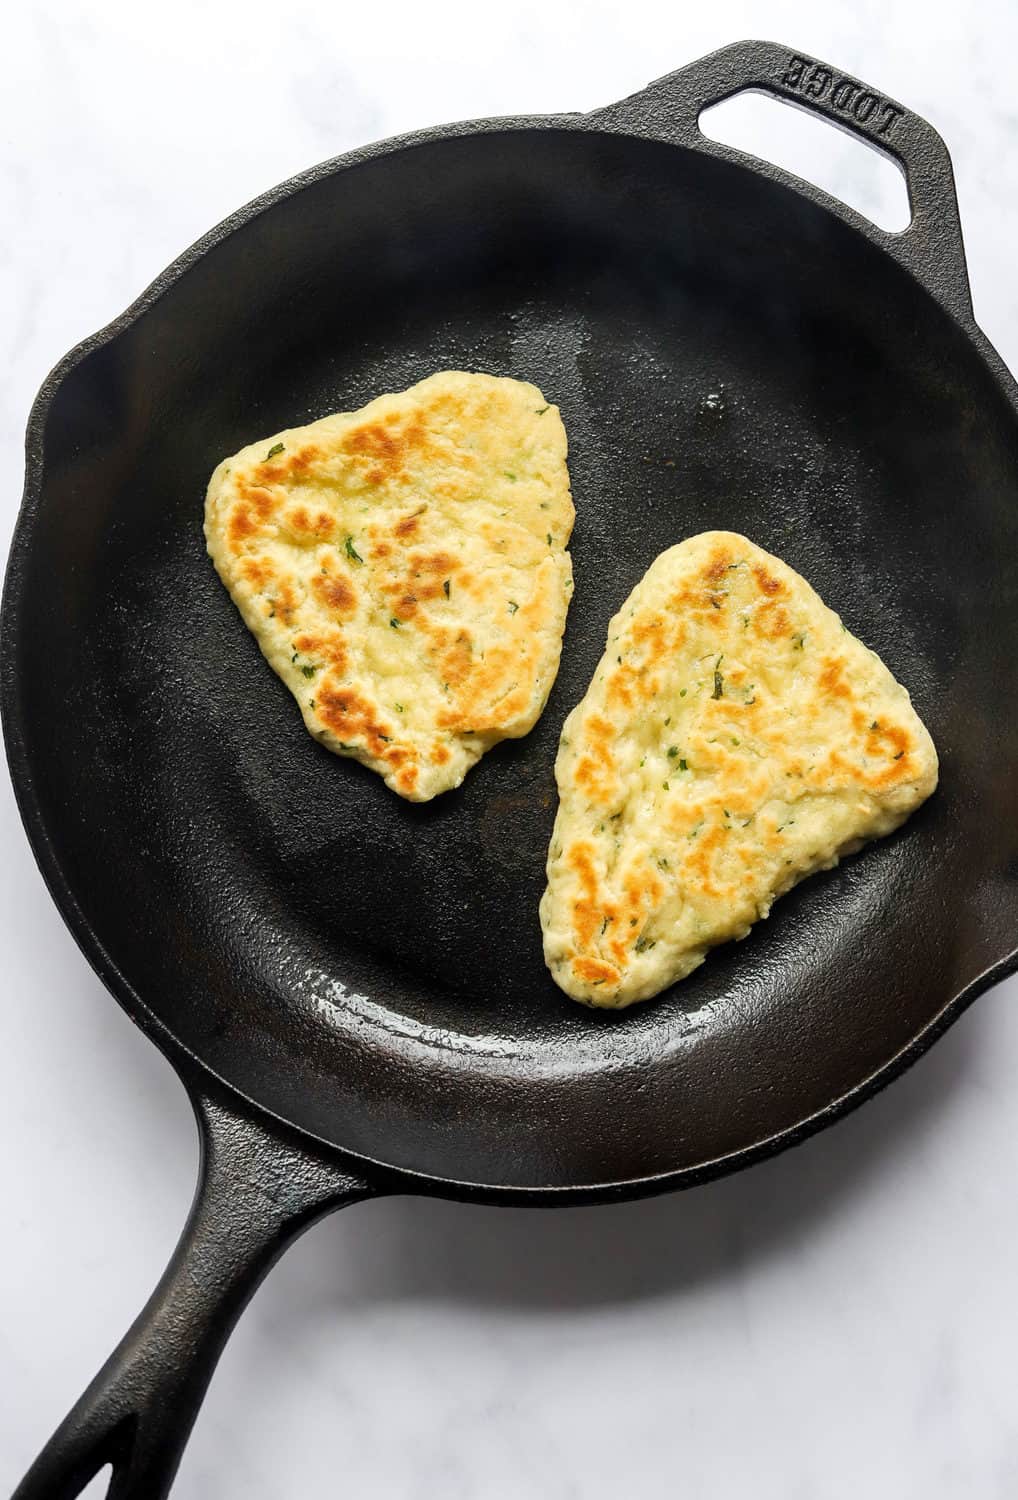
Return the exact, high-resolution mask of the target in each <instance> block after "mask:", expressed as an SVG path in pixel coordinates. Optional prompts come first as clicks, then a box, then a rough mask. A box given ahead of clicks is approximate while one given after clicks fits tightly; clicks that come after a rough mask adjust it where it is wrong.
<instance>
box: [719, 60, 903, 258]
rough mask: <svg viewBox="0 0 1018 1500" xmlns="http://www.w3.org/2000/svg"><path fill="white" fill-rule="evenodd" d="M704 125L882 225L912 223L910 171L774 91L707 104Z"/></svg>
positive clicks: (721, 139)
mask: <svg viewBox="0 0 1018 1500" xmlns="http://www.w3.org/2000/svg"><path fill="white" fill-rule="evenodd" d="M699 124H700V129H701V130H702V131H703V133H704V135H706V136H708V137H709V138H710V139H711V140H712V141H719V142H720V143H721V145H722V146H734V147H735V149H736V150H737V151H744V152H746V154H747V155H749V156H757V157H761V158H762V159H763V160H764V161H769V162H773V164H774V165H775V166H776V167H784V169H785V170H786V171H788V172H794V173H795V175H796V176H797V177H802V178H804V179H805V181H806V182H812V183H813V184H814V185H815V186H816V187H819V188H823V190H824V192H825V193H830V194H831V196H832V197H833V198H840V199H841V201H842V202H843V203H847V204H848V206H849V207H850V208H854V209H855V210H856V211H857V212H858V213H861V214H864V215H865V217H866V218H867V219H869V220H870V222H871V223H873V224H876V225H877V227H878V228H879V229H887V230H890V231H891V232H892V233H900V232H901V231H902V230H903V229H907V228H908V226H909V224H910V223H911V222H912V210H911V207H910V206H909V201H908V190H907V188H906V186H905V174H904V172H903V171H902V169H901V167H900V165H899V164H898V162H897V161H895V159H894V158H893V157H891V156H887V155H885V154H884V152H882V151H878V150H877V148H876V147H874V146H868V145H867V144H866V143H865V142H864V141H861V140H860V139H859V137H858V136H855V135H849V134H848V132H847V131H844V130H839V129H837V127H836V126H834V125H833V124H829V123H828V122H827V121H825V120H822V119H820V118H819V117H818V116H817V115H813V114H807V113H806V111H805V110H804V109H797V108H795V107H794V106H789V105H786V104H785V103H784V101H783V100H781V99H776V98H775V97H774V95H773V94H763V93H753V92H750V91H748V90H746V91H744V92H742V93H740V94H733V95H732V97H731V98H730V99H723V100H722V101H721V103H720V104H712V105H711V106H710V107H709V108H708V109H705V110H704V111H703V112H702V114H701V115H700V120H699Z"/></svg>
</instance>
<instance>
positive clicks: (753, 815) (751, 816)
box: [742, 813, 756, 828]
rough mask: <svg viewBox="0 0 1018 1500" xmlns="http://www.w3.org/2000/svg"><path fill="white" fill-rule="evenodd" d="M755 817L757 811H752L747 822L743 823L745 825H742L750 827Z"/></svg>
mask: <svg viewBox="0 0 1018 1500" xmlns="http://www.w3.org/2000/svg"><path fill="white" fill-rule="evenodd" d="M755 817H756V813H750V815H749V817H748V818H747V819H746V821H745V823H743V825H742V826H743V828H748V827H749V825H750V823H752V821H753V819H754V818H755Z"/></svg>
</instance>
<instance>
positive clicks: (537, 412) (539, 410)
mask: <svg viewBox="0 0 1018 1500" xmlns="http://www.w3.org/2000/svg"><path fill="white" fill-rule="evenodd" d="M547 410H548V408H547V407H546V406H538V407H535V408H534V416H535V417H543V416H544V414H545V412H546V411H547Z"/></svg>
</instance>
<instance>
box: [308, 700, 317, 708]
mask: <svg viewBox="0 0 1018 1500" xmlns="http://www.w3.org/2000/svg"><path fill="white" fill-rule="evenodd" d="M314 706H315V700H314V699H313V698H312V699H311V701H310V703H309V704H308V708H314Z"/></svg>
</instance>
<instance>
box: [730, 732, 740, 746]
mask: <svg viewBox="0 0 1018 1500" xmlns="http://www.w3.org/2000/svg"><path fill="white" fill-rule="evenodd" d="M738 743H739V741H738V740H737V739H736V738H735V736H734V734H733V735H732V744H733V745H737V744H738Z"/></svg>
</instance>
